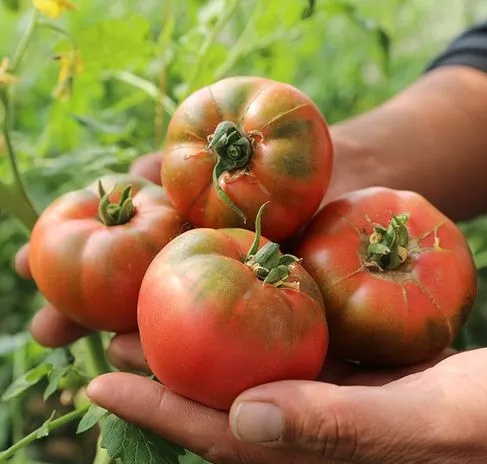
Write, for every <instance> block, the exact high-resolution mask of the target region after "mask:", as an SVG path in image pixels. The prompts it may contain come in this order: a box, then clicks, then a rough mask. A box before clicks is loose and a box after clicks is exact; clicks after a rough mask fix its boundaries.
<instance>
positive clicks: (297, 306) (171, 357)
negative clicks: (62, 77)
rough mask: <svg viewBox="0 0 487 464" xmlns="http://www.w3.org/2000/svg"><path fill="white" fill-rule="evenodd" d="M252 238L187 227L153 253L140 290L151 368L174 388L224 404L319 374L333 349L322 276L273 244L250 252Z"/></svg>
mask: <svg viewBox="0 0 487 464" xmlns="http://www.w3.org/2000/svg"><path fill="white" fill-rule="evenodd" d="M254 237H255V236H254V234H253V233H252V232H250V231H247V230H244V229H220V230H215V229H206V228H201V229H194V230H190V231H188V232H185V233H183V234H182V235H180V236H179V237H177V238H176V239H175V240H173V241H172V242H171V243H169V244H168V245H167V246H166V247H165V248H164V249H163V250H162V251H161V252H160V253H159V254H158V255H157V256H156V258H155V259H154V261H153V262H152V263H151V265H150V266H149V269H148V270H147V273H146V275H145V277H144V280H143V282H142V286H141V290H140V295H139V307H138V323H139V330H140V336H141V343H142V348H143V350H144V353H145V357H146V360H147V363H148V365H149V367H150V368H151V370H152V371H153V372H154V374H155V375H156V377H157V378H158V379H159V380H160V381H161V382H163V383H164V384H165V385H167V386H168V388H170V389H172V390H173V391H175V392H177V393H179V394H180V395H183V396H185V397H188V398H191V399H193V400H196V401H199V402H200V403H203V404H206V405H208V406H211V407H213V408H217V409H222V410H228V409H229V408H230V406H231V404H232V402H233V400H234V399H235V397H236V396H237V395H238V394H239V393H241V392H242V391H243V390H245V389H247V388H250V387H253V386H256V385H259V384H262V383H265V382H270V381H275V380H283V379H314V378H315V377H316V376H317V375H318V373H319V371H320V368H321V366H322V364H323V361H324V358H325V355H326V351H327V347H328V330H327V325H326V319H325V313H324V309H323V303H322V298H321V295H320V291H319V289H318V287H317V285H316V283H315V282H314V281H313V279H312V278H311V277H310V276H309V274H308V273H307V272H306V271H305V270H304V269H303V268H302V267H301V266H300V265H299V264H298V263H296V262H295V259H294V258H293V257H290V255H281V254H280V253H279V250H278V247H277V248H276V244H275V243H272V242H267V241H266V245H264V246H263V247H262V248H261V250H260V251H259V253H257V254H255V255H254V254H253V252H251V253H248V254H247V250H248V249H249V247H250V245H251V242H252V240H253V239H254ZM264 241H265V240H264ZM269 247H270V248H269ZM246 256H247V257H246ZM272 269H274V270H272ZM269 270H270V272H268V271H269ZM261 279H265V280H264V282H263V281H262V280H261ZM266 281H267V282H266Z"/></svg>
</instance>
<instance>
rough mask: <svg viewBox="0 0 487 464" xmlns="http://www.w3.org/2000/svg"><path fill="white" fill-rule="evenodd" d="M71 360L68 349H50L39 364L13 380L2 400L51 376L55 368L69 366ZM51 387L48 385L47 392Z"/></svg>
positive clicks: (6, 399) (18, 393)
mask: <svg viewBox="0 0 487 464" xmlns="http://www.w3.org/2000/svg"><path fill="white" fill-rule="evenodd" d="M72 361H73V357H72V356H71V354H70V352H69V350H68V349H66V348H58V349H55V350H52V351H51V352H50V354H49V355H48V356H47V357H46V358H45V359H44V361H43V362H42V363H41V364H39V365H38V366H36V367H34V368H32V369H31V370H29V371H27V372H26V373H25V374H24V375H22V376H21V377H19V378H18V379H16V380H14V381H13V382H12V383H11V384H10V386H9V387H7V389H6V390H5V392H4V393H3V395H2V398H1V399H2V401H8V400H10V399H12V398H15V397H16V396H18V395H20V394H21V393H23V392H24V391H25V390H27V389H29V388H30V387H32V386H33V385H35V384H37V383H39V382H40V381H41V380H42V379H43V378H44V377H46V376H51V375H52V373H53V372H55V371H57V370H64V369H65V368H66V367H68V366H70V363H71V362H72ZM64 373H65V372H63V374H62V375H61V377H62V376H63V375H64ZM57 375H59V374H55V377H57ZM61 377H59V379H57V380H56V379H55V380H54V381H53V383H56V382H59V380H60V379H61ZM56 386H57V383H56ZM53 388H54V386H53V385H48V387H47V390H46V391H47V392H48V393H49V392H50V391H51V390H52V389H53ZM45 394H46V393H45Z"/></svg>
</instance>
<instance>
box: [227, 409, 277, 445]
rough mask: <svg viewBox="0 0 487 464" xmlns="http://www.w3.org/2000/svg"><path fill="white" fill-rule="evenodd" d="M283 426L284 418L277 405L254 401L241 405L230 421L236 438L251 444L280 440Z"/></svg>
mask: <svg viewBox="0 0 487 464" xmlns="http://www.w3.org/2000/svg"><path fill="white" fill-rule="evenodd" d="M283 424H284V417H283V415H282V412H281V410H280V409H279V408H278V407H277V406H276V405H275V404H271V403H259V402H252V401H250V402H245V401H244V402H242V403H240V404H239V405H238V406H237V408H236V410H235V413H234V414H232V415H231V419H230V425H231V427H232V430H233V433H234V434H235V436H236V437H237V438H238V439H239V440H241V441H245V442H249V443H265V442H269V441H275V440H278V439H279V438H280V437H281V432H282V428H283Z"/></svg>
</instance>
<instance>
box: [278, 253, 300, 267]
mask: <svg viewBox="0 0 487 464" xmlns="http://www.w3.org/2000/svg"><path fill="white" fill-rule="evenodd" d="M297 262H299V258H297V257H296V256H293V255H288V254H286V255H282V256H281V257H280V258H279V265H282V266H289V265H291V264H293V263H297Z"/></svg>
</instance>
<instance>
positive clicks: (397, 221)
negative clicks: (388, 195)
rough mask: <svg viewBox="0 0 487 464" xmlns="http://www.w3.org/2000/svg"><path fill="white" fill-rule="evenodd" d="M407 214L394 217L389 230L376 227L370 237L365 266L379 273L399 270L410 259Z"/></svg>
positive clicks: (379, 226)
mask: <svg viewBox="0 0 487 464" xmlns="http://www.w3.org/2000/svg"><path fill="white" fill-rule="evenodd" d="M407 220H408V216H407V215H406V214H400V215H398V216H393V217H392V219H391V221H390V223H389V224H388V226H387V228H385V227H383V226H381V225H375V226H374V231H373V232H372V233H371V234H370V235H369V245H368V247H367V254H368V261H367V262H366V263H365V265H366V266H367V267H369V268H371V269H376V270H378V271H385V270H393V269H397V268H398V267H399V266H401V265H402V264H403V263H405V262H406V261H407V259H408V249H407V246H408V242H409V233H408V230H407V228H406V226H405V224H406V222H407Z"/></svg>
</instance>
